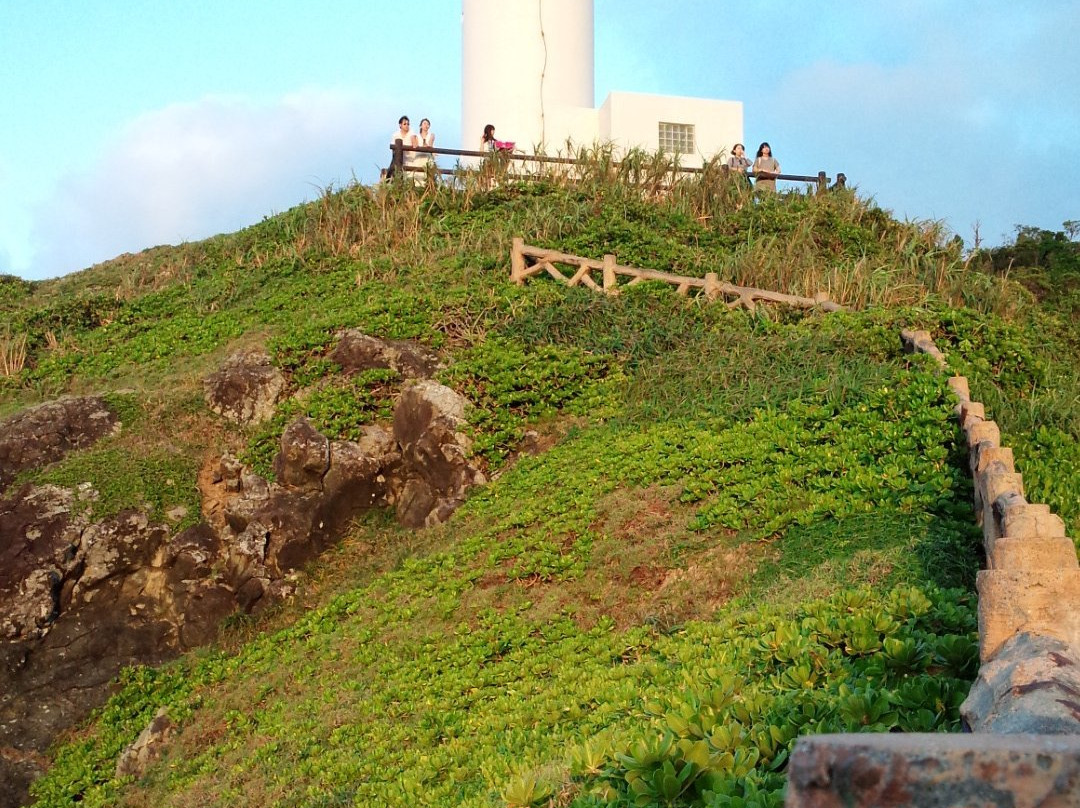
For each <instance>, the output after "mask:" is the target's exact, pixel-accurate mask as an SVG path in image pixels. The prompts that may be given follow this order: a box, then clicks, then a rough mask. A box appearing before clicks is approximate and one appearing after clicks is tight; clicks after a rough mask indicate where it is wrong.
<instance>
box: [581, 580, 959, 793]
mask: <svg viewBox="0 0 1080 808" xmlns="http://www.w3.org/2000/svg"><path fill="white" fill-rule="evenodd" d="M960 600H961V602H964V601H966V600H967V599H966V598H964V597H963V596H962V597H961V598H960ZM720 622H724V621H720ZM697 628H698V627H697V626H695V627H693V629H689V630H688V631H687V634H691V633H696V629H697ZM974 630H975V624H974V618H973V614H972V612H971V611H970V610H969V609H966V608H963V609H962V608H957V606H956V605H955V604H954V603H951V602H946V603H944V604H941V603H939V604H936V605H935V604H934V603H933V602H932V600H931V599H929V598H927V597H926V595H925V594H924V593H923V592H921V591H920V590H917V589H911V588H898V589H895V590H892V591H891V592H890V593H888V594H887V595H886V596H885V597H884V598H881V599H879V598H877V597H875V596H873V595H871V594H870V592H869V591H868V590H849V591H846V592H843V593H841V594H839V595H837V596H835V597H834V598H831V599H829V600H827V601H819V602H815V603H813V604H809V605H808V606H807V607H806V608H805V609H799V610H797V611H796V612H795V614H783V615H781V614H777V613H773V614H769V613H768V610H765V609H763V610H761V611H759V612H757V613H754V614H753V615H752V616H751V617H750V619H749V620H747V619H746V618H744V617H737V618H735V619H734V620H733V623H732V624H731V630H730V634H729V635H728V636H727V637H726V638H725V641H723V642H721V643H717V642H716V640H717V639H718V637H717V635H715V634H712V633H711V632H702V633H701V634H697V636H696V639H697V640H698V641H699V643H700V644H699V645H698V647H697V651H696V653H695V654H694V657H693V663H694V664H693V666H692V667H687V669H686V670H687V672H686V680H687V684H686V686H685V688H684V689H682V690H681V691H679V692H677V693H673V694H668V695H667V696H666V697H665V698H664V699H662V700H659V701H656V702H650V703H647V704H646V705H645V714H646V715H647V716H648V718H649V724H648V726H647V728H645V729H643V730H641V731H639V732H637V733H633V734H632V735H631V737H630V738H629V739H625V738H624V739H621V740H620V741H618V742H616V741H614V739H612V738H610V737H605V736H602V735H601V736H597V737H595V738H593V739H590V740H589V741H587V742H586V743H584V744H582V745H580V746H579V747H577V748H576V749H575V750H573V751H572V752H571V755H570V760H571V775H572V777H573V778H574V780H575V781H576V782H577V783H579V784H580V787H581V792H582V793H581V795H580V796H578V797H577V798H576V799H574V800H573V801H571V802H570V803H569V804H570V805H571V806H575V807H576V808H584V806H599V805H607V806H728V805H757V806H762V808H765V807H766V806H776V807H777V808H778V807H779V806H780V805H782V804H783V787H784V779H783V777H782V776H780V773H781V772H782V771H783V770H784V767H785V765H786V763H787V757H788V754H789V753H790V751H791V745H792V741H793V740H794V739H795V738H796V737H798V736H800V735H805V734H819V733H827V732H935V731H952V732H955V731H958V730H959V729H960V720H959V708H960V704H961V702H962V701H963V699H964V697H965V696H966V695H967V690H968V687H969V682H970V677H971V676H972V675H973V673H974V670H975V668H976V667H977V664H978V647H977V644H976V643H975V641H974V638H973V632H974ZM658 650H660V652H661V653H665V652H666V651H668V650H669V649H667V648H665V647H661V648H660V649H658ZM670 650H671V651H673V652H675V653H681V654H687V653H688V651H687V648H686V646H683V645H680V646H679V647H677V648H672V649H670ZM689 661H690V660H689V659H687V662H689ZM736 670H737V671H739V673H738V674H735V673H733V671H736Z"/></svg>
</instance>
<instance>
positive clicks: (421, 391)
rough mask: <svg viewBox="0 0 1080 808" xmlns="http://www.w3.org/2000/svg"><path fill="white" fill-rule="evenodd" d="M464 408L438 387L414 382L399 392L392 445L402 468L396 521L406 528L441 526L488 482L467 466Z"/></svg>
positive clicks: (446, 389)
mask: <svg viewBox="0 0 1080 808" xmlns="http://www.w3.org/2000/svg"><path fill="white" fill-rule="evenodd" d="M467 406H468V401H467V400H466V399H465V398H464V397H462V396H460V395H458V394H457V393H456V392H454V391H453V390H451V389H450V388H449V387H446V386H444V385H441V384H438V383H437V382H433V381H427V380H423V381H414V382H411V383H408V384H406V385H405V386H404V387H403V388H402V391H401V397H400V398H399V399H398V402H397V406H396V407H395V408H394V439H395V440H396V441H397V443H398V447H399V449H400V451H401V464H402V465H401V470H400V472H399V478H400V479H399V481H398V483H397V485H396V491H397V492H399V495H398V496H397V497H396V501H397V515H398V520H399V521H400V522H401V523H402V524H403V525H405V526H406V527H423V526H428V525H432V524H435V523H437V522H441V521H445V519H447V518H448V517H449V515H450V514H451V513H453V511H454V509H455V508H457V506H458V505H460V504H461V503H462V502H463V501H464V499H465V493H466V492H467V491H468V490H469V489H470V488H472V487H473V486H475V485H481V484H483V483H484V482H486V480H485V478H484V475H483V474H482V473H481V472H480V471H479V469H477V468H475V467H474V466H473V465H472V464H471V463H470V462H469V454H470V450H471V447H472V441H471V440H470V438H469V437H468V435H466V434H465V431H464V430H465V426H466V423H467V422H466V419H465V412H466V407H467ZM425 510H426V513H424V511H425Z"/></svg>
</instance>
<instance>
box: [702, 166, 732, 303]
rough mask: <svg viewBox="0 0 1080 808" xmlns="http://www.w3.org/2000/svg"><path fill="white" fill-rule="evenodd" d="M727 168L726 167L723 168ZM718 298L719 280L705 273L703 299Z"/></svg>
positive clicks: (712, 274)
mask: <svg viewBox="0 0 1080 808" xmlns="http://www.w3.org/2000/svg"><path fill="white" fill-rule="evenodd" d="M724 168H727V166H724ZM718 297H720V279H719V278H718V277H717V275H716V273H715V272H706V273H705V299H706V300H709V301H713V300H716V298H718Z"/></svg>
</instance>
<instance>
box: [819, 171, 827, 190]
mask: <svg viewBox="0 0 1080 808" xmlns="http://www.w3.org/2000/svg"><path fill="white" fill-rule="evenodd" d="M828 188H829V178H828V177H826V176H825V172H824V171H819V172H818V173H817V189H818V193H819V194H820V193H823V192H824V191H826V190H828Z"/></svg>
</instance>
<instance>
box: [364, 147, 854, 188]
mask: <svg viewBox="0 0 1080 808" xmlns="http://www.w3.org/2000/svg"><path fill="white" fill-rule="evenodd" d="M390 152H391V155H390V166H389V167H388V168H386V169H385V170H384V171H383V176H384V177H392V176H394V174H396V173H397V172H399V171H400V172H402V173H405V172H417V173H420V174H425V173H427V172H428V171H429V170H433V171H435V173H437V174H443V175H449V176H452V175H454V174H456V173H457V169H456V168H439V167H438V166H436V167H435V168H434V169H431V168H429V167H428V166H412V165H408V164H407V163H406V159H405V156H406V155H407V154H424V155H430V156H431V158H432V159H434V157H436V156H438V155H446V156H449V157H479V158H481V159H490V158H492V157H494V158H497V159H500V160H506V161H507V162H522V163H548V164H555V165H577V164H578V163H580V162H581V161H580V160H578V159H577V158H576V157H549V156H547V155H546V154H524V153H522V152H518V151H497V152H489V151H472V150H469V149H440V148H436V147H434V146H406V145H405V143H404V142H403V141H402V140H401V139H400V138H398V139H397V140H395V141H394V142H393V143H391V144H390ZM615 165H618V163H617V162H616V163H615ZM722 168H723V170H724V171H728V170H729V169H728V168H727V166H723V167H722ZM704 171H705V169H704V168H695V167H690V168H679V169H678V173H680V174H701V173H704ZM753 176H754V175H753V173H752V172H747V173H746V177H747V178H751V177H753ZM763 177H767V178H769V179H777V180H788V181H790V182H811V183H815V184H816V185H817V187H818V190H819V191H824V190H826V189H827V188H828V187H829V183H830V182H831V180H830V178H829V177H828V176H827V175H826V174H825V172H824V171H819V172H818V173H817V174H816V175H810V174H767V175H763ZM846 185H847V176H846V175H845V174H843V173H839V174H837V175H836V187H838V188H844V187H845V186H846Z"/></svg>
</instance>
